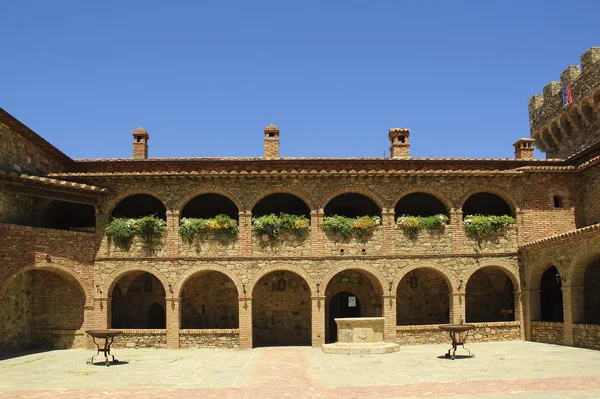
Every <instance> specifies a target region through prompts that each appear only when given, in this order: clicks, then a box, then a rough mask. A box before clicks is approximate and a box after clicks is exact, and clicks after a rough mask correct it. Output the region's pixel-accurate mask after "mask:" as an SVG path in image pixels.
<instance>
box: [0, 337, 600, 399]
mask: <svg viewBox="0 0 600 399" xmlns="http://www.w3.org/2000/svg"><path fill="white" fill-rule="evenodd" d="M446 349H447V345H422V346H403V347H402V348H401V350H400V352H398V353H393V354H387V355H371V356H356V355H354V356H347V355H326V354H323V353H322V352H321V351H320V349H313V348H305V347H274V348H259V349H253V350H244V351H234V350H217V349H212V350H211V349H197V350H161V349H156V350H154V349H137V350H136V349H115V350H114V351H113V352H114V354H115V356H116V357H117V359H118V360H119V361H120V362H119V363H118V364H116V365H113V366H111V367H108V368H107V367H105V366H104V363H102V362H98V363H97V364H94V365H86V360H87V359H88V358H89V357H90V356H91V355H92V354H94V353H95V351H92V350H80V349H73V350H56V351H48V352H40V353H31V354H27V353H22V354H18V355H17V356H13V357H9V358H4V360H0V398H3V399H8V398H65V399H67V398H69V399H70V398H82V399H86V398H127V399H138V398H169V399H179V398H222V399H227V398H248V399H249V398H261V399H271V398H334V399H338V398H339V399H342V398H343V399H348V398H377V399H388V398H455V399H461V398H484V399H500V398H515V399H522V398H540V399H542V398H544V399H546V398H548V399H555V398H600V352H598V351H592V350H586V349H579V348H571V347H564V346H556V345H546V344H538V343H533V342H522V341H517V342H499V343H481V344H471V345H470V346H469V349H471V350H472V352H473V353H474V354H475V355H476V357H475V358H466V357H457V359H456V360H454V361H452V360H449V359H446V358H444V357H443V356H442V354H443V353H444V352H445V351H446ZM458 353H460V354H463V353H464V354H466V352H462V351H460V352H458ZM0 359H2V358H0ZM102 359H103V357H101V358H99V360H102Z"/></svg>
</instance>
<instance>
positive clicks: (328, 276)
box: [320, 264, 387, 295]
mask: <svg viewBox="0 0 600 399" xmlns="http://www.w3.org/2000/svg"><path fill="white" fill-rule="evenodd" d="M345 270H359V271H362V272H365V273H367V277H368V276H369V275H371V276H373V277H374V278H375V280H376V282H377V283H378V285H379V287H376V286H375V284H373V283H374V281H371V283H372V284H373V288H374V289H375V291H379V293H380V294H382V295H383V294H384V293H385V289H386V286H387V284H385V283H386V279H385V277H384V276H383V274H382V273H381V272H380V271H379V270H377V269H375V268H374V267H371V266H366V265H358V264H356V265H353V266H338V267H335V268H333V269H331V270H329V271H328V272H327V274H325V277H323V278H322V279H321V283H320V287H323V288H324V289H325V290H327V287H328V286H329V283H330V282H331V279H333V278H334V277H335V276H336V274H338V273H341V272H343V271H345Z"/></svg>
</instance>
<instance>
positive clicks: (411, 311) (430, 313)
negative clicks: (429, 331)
mask: <svg viewBox="0 0 600 399" xmlns="http://www.w3.org/2000/svg"><path fill="white" fill-rule="evenodd" d="M396 295H397V298H396V299H397V301H396V323H397V325H399V326H402V325H423V324H445V323H449V322H450V289H449V287H448V284H447V283H446V281H445V280H444V278H443V277H442V275H441V274H440V273H439V272H437V271H435V270H432V269H424V268H423V269H415V270H413V271H412V272H410V273H408V274H407V275H406V276H404V277H403V278H402V280H401V281H400V284H399V285H398V291H397V292H396Z"/></svg>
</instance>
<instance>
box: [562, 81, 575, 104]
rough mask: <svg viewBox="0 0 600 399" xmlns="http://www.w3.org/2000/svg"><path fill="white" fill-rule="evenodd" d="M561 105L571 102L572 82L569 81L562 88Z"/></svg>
mask: <svg viewBox="0 0 600 399" xmlns="http://www.w3.org/2000/svg"><path fill="white" fill-rule="evenodd" d="M562 99H563V107H566V106H567V105H569V104H571V103H572V102H573V84H572V83H569V84H567V85H566V86H565V87H563V89H562Z"/></svg>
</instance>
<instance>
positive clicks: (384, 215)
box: [381, 210, 396, 255]
mask: <svg viewBox="0 0 600 399" xmlns="http://www.w3.org/2000/svg"><path fill="white" fill-rule="evenodd" d="M394 215H395V214H394V211H393V210H392V211H391V212H390V211H388V210H384V211H383V212H381V229H382V233H383V254H384V255H394V254H395V253H396V228H395V221H394Z"/></svg>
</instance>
